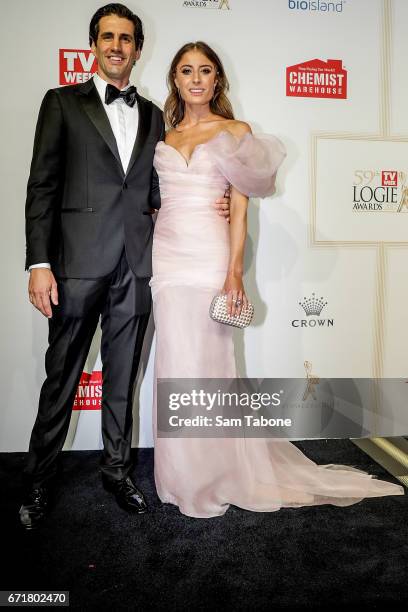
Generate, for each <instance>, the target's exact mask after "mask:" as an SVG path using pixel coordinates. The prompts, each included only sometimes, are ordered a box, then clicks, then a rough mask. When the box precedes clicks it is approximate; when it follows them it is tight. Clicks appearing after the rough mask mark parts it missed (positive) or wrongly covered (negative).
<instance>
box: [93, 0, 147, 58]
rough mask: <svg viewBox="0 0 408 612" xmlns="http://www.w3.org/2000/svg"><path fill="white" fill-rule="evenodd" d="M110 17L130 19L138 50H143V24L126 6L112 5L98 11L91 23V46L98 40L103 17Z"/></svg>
mask: <svg viewBox="0 0 408 612" xmlns="http://www.w3.org/2000/svg"><path fill="white" fill-rule="evenodd" d="M108 15H117V16H118V17H123V18H124V19H129V21H131V22H132V23H133V25H134V26H135V32H134V36H135V43H136V49H140V50H141V49H142V47H143V41H144V35H143V24H142V22H141V20H140V19H139V17H138V16H137V15H135V14H134V13H132V11H131V10H130V9H128V7H127V6H125V5H124V4H118V3H112V4H106V5H105V6H102V7H101V8H100V9H98V10H97V11H96V13H95V15H94V16H93V17H92V19H91V23H90V24H89V44H90V45H92V43H95V45H96V41H97V40H98V34H99V20H100V19H101V18H102V17H107V16H108Z"/></svg>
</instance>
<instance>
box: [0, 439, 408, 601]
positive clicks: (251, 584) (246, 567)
mask: <svg viewBox="0 0 408 612" xmlns="http://www.w3.org/2000/svg"><path fill="white" fill-rule="evenodd" d="M296 446H298V447H299V448H300V449H301V450H302V451H303V452H305V453H306V455H307V456H308V457H310V458H311V459H313V460H314V461H316V463H321V464H323V463H346V464H349V465H354V466H357V467H360V468H361V469H364V470H366V471H368V472H370V473H372V474H376V475H377V476H378V477H379V478H381V479H384V480H389V481H391V482H398V481H397V480H395V479H394V478H393V477H392V476H390V475H389V474H388V473H387V472H385V471H384V470H383V469H382V468H381V466H379V465H378V464H376V463H374V462H373V461H372V460H371V459H370V458H369V457H368V456H367V455H365V454H364V453H363V452H362V451H361V450H360V449H358V448H357V447H356V446H355V445H354V444H352V443H351V442H350V441H348V440H328V441H320V440H319V441H308V442H296ZM24 457H25V455H24V453H7V454H1V455H0V486H1V508H0V520H1V527H2V532H3V535H2V536H1V550H2V555H1V556H2V570H1V571H0V590H24V591H29V590H37V591H38V590H42V589H47V590H54V591H57V590H65V591H70V599H71V606H70V607H71V608H74V609H84V610H115V611H116V610H143V611H145V610H177V611H179V610H190V609H191V610H210V609H213V608H215V609H220V610H286V609H290V608H293V609H297V610H312V609H313V610H327V609H330V610H340V609H341V610H344V609H348V608H349V606H351V605H352V604H355V605H356V606H358V610H366V609H367V610H382V609H384V608H385V607H386V606H389V607H390V609H391V610H400V609H401V610H402V609H404V608H405V609H406V606H407V604H408V580H407V578H408V503H407V499H408V497H407V495H405V496H390V497H383V498H372V499H367V500H363V501H362V502H359V503H358V504H355V505H353V506H349V507H346V508H338V507H334V506H330V505H323V506H318V507H305V508H296V509H293V508H287V509H282V510H279V511H278V512H271V513H254V512H248V511H245V510H241V509H239V508H236V507H230V509H229V510H228V512H227V513H226V514H225V515H224V516H223V517H217V518H212V519H194V518H188V517H185V516H183V515H181V514H180V513H179V511H178V510H177V508H175V507H174V506H171V505H168V504H164V505H162V504H161V503H160V501H159V500H158V498H157V496H156V493H155V488H154V480H153V450H152V449H141V450H138V451H137V450H135V462H136V466H135V471H134V474H133V475H134V476H135V479H136V481H137V483H138V484H139V485H140V487H141V489H142V490H143V491H144V493H145V495H146V497H147V499H148V502H149V503H150V512H149V513H148V514H145V515H141V516H133V515H128V514H127V513H126V512H124V511H122V510H121V509H120V508H119V507H118V506H117V505H116V502H115V500H114V499H113V497H112V496H111V495H110V494H109V493H107V492H106V491H105V490H104V489H103V488H102V484H101V480H100V475H99V471H98V465H99V453H98V452H94V451H92V452H91V451H89V452H64V453H62V457H61V465H62V472H61V477H60V479H59V482H58V485H57V489H56V492H55V503H54V505H53V509H52V512H51V514H50V516H49V518H48V520H47V522H46V524H44V526H43V527H42V528H41V529H40V530H39V531H37V532H32V533H24V532H22V530H21V529H20V526H19V523H18V508H19V505H20V502H21V469H22V466H23V463H24Z"/></svg>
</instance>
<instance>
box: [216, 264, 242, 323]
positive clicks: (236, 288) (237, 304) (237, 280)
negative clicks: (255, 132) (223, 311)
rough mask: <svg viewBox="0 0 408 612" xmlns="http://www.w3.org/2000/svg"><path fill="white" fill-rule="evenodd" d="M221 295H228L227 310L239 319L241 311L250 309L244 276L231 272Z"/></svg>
mask: <svg viewBox="0 0 408 612" xmlns="http://www.w3.org/2000/svg"><path fill="white" fill-rule="evenodd" d="M221 293H226V294H227V310H228V314H229V315H231V316H233V317H234V316H237V317H239V315H240V314H241V311H242V310H246V309H247V308H248V298H247V296H246V294H245V288H244V284H243V282H242V274H239V273H233V272H229V273H228V274H227V277H226V279H225V283H224V286H223V288H222V291H221Z"/></svg>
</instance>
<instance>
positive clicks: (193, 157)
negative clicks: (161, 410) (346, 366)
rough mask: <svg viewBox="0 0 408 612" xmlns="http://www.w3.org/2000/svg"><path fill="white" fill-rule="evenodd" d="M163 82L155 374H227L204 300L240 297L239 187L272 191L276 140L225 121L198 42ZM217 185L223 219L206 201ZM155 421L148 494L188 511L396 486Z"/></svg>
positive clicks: (246, 192)
mask: <svg viewBox="0 0 408 612" xmlns="http://www.w3.org/2000/svg"><path fill="white" fill-rule="evenodd" d="M168 85H169V89H170V95H169V97H168V98H167V101H166V104H165V111H164V112H165V118H166V121H167V123H168V124H169V125H170V126H171V129H170V130H169V131H168V132H167V134H166V139H165V142H163V141H161V142H159V143H158V144H157V147H156V152H155V159H154V165H155V168H156V170H157V173H158V175H159V179H160V192H161V200H162V206H161V209H160V211H159V213H158V218H157V221H156V225H155V232H154V240H153V277H152V280H151V287H152V295H153V311H154V319H155V325H156V358H155V378H232V377H236V375H237V374H236V369H235V359H234V347H233V340H232V328H231V327H230V326H227V325H223V324H220V323H217V322H215V321H213V320H212V319H210V317H209V306H210V303H211V300H212V298H213V296H214V295H215V294H217V293H219V292H220V290H222V291H223V292H225V293H227V295H228V308H229V310H230V313H232V314H239V313H240V311H241V309H242V308H245V307H246V305H247V296H246V294H245V288H244V285H243V280H242V274H243V254H244V245H245V237H246V213H247V205H248V196H251V195H254V196H260V197H264V196H266V195H269V194H271V193H273V190H274V182H275V176H276V171H277V169H278V166H279V165H280V164H281V162H282V160H283V158H284V156H285V150H284V147H283V145H282V143H281V142H280V141H279V140H278V139H277V138H275V137H273V136H268V135H261V136H257V137H255V136H253V135H252V133H251V129H250V127H249V125H248V124H246V123H244V122H242V121H235V120H234V116H233V112H232V108H231V104H230V102H229V101H228V98H227V97H226V95H225V91H226V90H227V88H228V82H227V78H226V76H225V72H224V69H223V66H222V63H221V61H220V59H219V58H218V56H217V55H216V53H215V52H214V51H213V50H212V49H211V48H210V47H208V46H207V45H206V44H205V43H203V42H197V43H189V44H186V45H184V46H183V47H182V48H181V49H180V50H179V51H178V53H177V54H176V56H175V57H174V60H173V62H172V64H171V67H170V71H169V74H168ZM228 184H231V209H230V225H228V223H226V221H225V219H223V218H222V217H220V216H217V213H216V212H215V210H214V208H213V206H212V203H213V201H214V200H215V198H216V197H219V196H220V195H222V194H223V192H224V190H225V188H226V186H227V185H228ZM155 387H156V385H155ZM155 394H156V388H155ZM155 404H156V396H155ZM154 414H155V415H156V406H154ZM156 429H157V426H156V423H154V430H155V481H156V487H157V491H158V495H159V497H160V499H161V500H162V501H163V502H168V503H172V504H175V505H177V506H178V507H179V509H180V511H181V512H182V513H184V514H186V515H188V516H193V517H200V518H202V517H212V516H219V515H222V514H224V513H225V512H226V510H227V509H228V507H229V504H234V505H237V506H239V507H241V508H245V509H247V510H257V511H274V510H278V509H279V508H281V507H297V506H306V505H315V504H323V503H331V504H334V505H338V506H345V505H350V504H353V503H356V502H358V501H361V499H363V498H364V497H373V496H381V495H401V494H402V495H403V494H404V489H403V487H402V486H399V485H395V484H391V483H388V482H383V481H378V480H373V478H372V476H370V475H369V474H366V473H365V472H362V471H361V470H357V469H355V468H352V467H349V466H340V465H337V466H335V465H332V464H330V465H325V466H317V465H316V464H315V463H314V462H313V461H311V460H309V459H308V458H307V457H305V455H303V453H302V452H301V451H300V450H299V449H298V448H297V447H296V446H295V445H294V444H292V443H291V442H289V441H288V440H285V439H283V440H282V439H272V440H265V439H242V438H228V439H224V438H223V439H221V438H213V439H209V438H205V439H197V438H184V439H180V438H178V439H175V438H164V437H157V431H156Z"/></svg>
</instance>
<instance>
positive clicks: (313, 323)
mask: <svg viewBox="0 0 408 612" xmlns="http://www.w3.org/2000/svg"><path fill="white" fill-rule="evenodd" d="M299 306H301V307H302V308H303V310H304V312H305V315H306V317H307V318H306V319H293V321H292V327H333V325H334V319H324V318H321V317H320V315H321V313H322V310H323V308H325V306H327V302H326V301H325V300H324V298H322V297H316V294H315V293H312V295H311V297H308V298H307V297H304V298H303V300H302V302H299Z"/></svg>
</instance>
